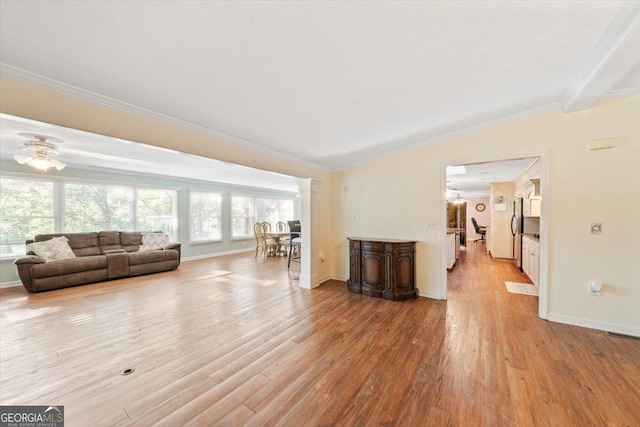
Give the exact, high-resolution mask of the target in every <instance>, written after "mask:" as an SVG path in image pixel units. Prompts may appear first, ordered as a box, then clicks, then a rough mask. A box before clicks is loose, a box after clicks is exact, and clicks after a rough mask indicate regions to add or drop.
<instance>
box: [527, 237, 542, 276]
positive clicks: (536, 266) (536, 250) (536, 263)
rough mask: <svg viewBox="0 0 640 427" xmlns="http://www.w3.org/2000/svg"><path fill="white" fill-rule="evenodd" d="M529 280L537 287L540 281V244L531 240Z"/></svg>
mask: <svg viewBox="0 0 640 427" xmlns="http://www.w3.org/2000/svg"><path fill="white" fill-rule="evenodd" d="M529 270H530V272H531V274H529V279H531V281H532V282H533V284H534V285H536V288H537V287H538V282H539V279H540V243H538V242H536V241H535V240H531V242H530V244H529Z"/></svg>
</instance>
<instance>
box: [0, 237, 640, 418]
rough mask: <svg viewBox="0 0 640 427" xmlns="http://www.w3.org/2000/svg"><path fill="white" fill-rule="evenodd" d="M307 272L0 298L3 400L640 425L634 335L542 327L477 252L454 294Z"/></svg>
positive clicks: (237, 263) (256, 264) (117, 414)
mask: <svg viewBox="0 0 640 427" xmlns="http://www.w3.org/2000/svg"><path fill="white" fill-rule="evenodd" d="M298 272H299V265H298V264H295V265H294V264H292V271H291V272H290V273H289V272H287V268H286V259H283V258H266V259H261V258H258V259H257V260H256V259H254V257H253V254H251V253H249V254H246V255H244V254H243V255H234V256H227V257H219V258H211V259H205V260H199V261H191V262H186V263H183V264H182V265H181V266H180V268H179V269H178V270H177V271H174V272H168V273H160V274H155V275H150V276H144V277H139V278H132V279H125V280H119V281H112V282H106V283H101V284H94V285H88V286H81V287H77V288H70V289H64V290H60V291H53V292H47V293H42V294H31V295H30V294H27V293H26V291H24V289H23V288H21V287H20V288H8V289H3V290H1V291H0V308H1V317H0V337H1V341H0V403H1V404H2V405H13V404H32V405H64V406H65V418H66V422H67V424H66V425H67V426H87V425H91V426H97V425H105V426H107V425H108V426H111V425H140V426H146V425H152V424H159V425H167V426H177V425H194V426H200V425H228V426H243V425H249V426H271V425H283V426H316V425H340V426H355V425H399V426H414V425H415V426H446V425H451V426H500V425H506V426H509V425H514V426H581V427H582V426H603V425H609V426H638V425H640V396H639V393H638V390H640V340H637V339H632V338H624V337H614V336H609V335H607V334H606V333H604V332H600V331H595V330H589V329H584V328H578V327H573V326H568V325H562V324H558V323H551V322H546V321H543V320H540V319H539V318H538V317H537V314H536V312H537V298H536V297H531V296H525V295H516V294H510V293H508V292H507V291H506V289H505V285H504V281H505V280H510V281H523V278H522V276H521V274H520V273H519V272H518V271H517V270H516V269H515V267H514V266H513V265H512V264H510V263H507V262H491V261H490V260H489V259H488V255H487V254H486V253H484V245H483V244H478V243H476V244H474V243H470V244H469V250H468V251H467V252H466V253H464V254H463V256H462V258H461V259H460V260H459V262H458V264H457V265H456V267H455V268H454V269H453V271H452V272H451V273H450V274H449V294H448V297H449V299H448V300H447V301H436V300H430V299H427V298H418V299H415V300H409V301H402V302H392V301H386V300H382V299H379V298H370V297H366V296H362V295H358V294H353V293H350V292H349V291H348V290H347V288H346V285H345V283H343V282H337V281H330V282H327V283H325V284H323V285H322V286H321V287H320V288H318V289H314V290H312V291H308V290H304V289H301V288H299V287H298V280H297V279H298ZM418 280H420V278H418ZM127 368H132V369H135V371H134V372H133V373H132V374H130V375H126V376H123V375H121V373H122V372H123V371H124V370H125V369H127Z"/></svg>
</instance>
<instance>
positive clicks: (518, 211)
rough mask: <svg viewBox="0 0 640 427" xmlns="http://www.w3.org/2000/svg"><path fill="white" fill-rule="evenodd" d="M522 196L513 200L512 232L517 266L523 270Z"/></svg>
mask: <svg viewBox="0 0 640 427" xmlns="http://www.w3.org/2000/svg"><path fill="white" fill-rule="evenodd" d="M523 203H524V200H523V199H522V197H517V198H516V199H515V200H514V201H513V215H512V216H511V234H512V235H513V258H515V260H516V267H518V268H519V269H520V271H522V233H524V215H523Z"/></svg>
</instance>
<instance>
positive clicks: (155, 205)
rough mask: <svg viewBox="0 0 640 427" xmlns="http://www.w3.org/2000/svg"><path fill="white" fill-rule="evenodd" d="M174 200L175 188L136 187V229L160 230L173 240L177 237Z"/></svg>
mask: <svg viewBox="0 0 640 427" xmlns="http://www.w3.org/2000/svg"><path fill="white" fill-rule="evenodd" d="M175 200H176V191H175V190H164V189H157V188H138V189H136V229H137V230H143V231H162V232H163V233H166V234H168V235H169V236H171V237H172V238H173V239H174V240H175V238H176V237H177V236H176V233H175V228H176V217H177V214H176V204H175Z"/></svg>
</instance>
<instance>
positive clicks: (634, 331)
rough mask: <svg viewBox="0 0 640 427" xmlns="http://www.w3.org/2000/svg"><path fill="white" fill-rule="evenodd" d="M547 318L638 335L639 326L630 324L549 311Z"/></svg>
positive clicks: (639, 335) (590, 327) (639, 331)
mask: <svg viewBox="0 0 640 427" xmlns="http://www.w3.org/2000/svg"><path fill="white" fill-rule="evenodd" d="M547 319H548V320H550V321H552V322H558V323H565V324H567V325H573V326H582V327H583V328H589V329H598V330H600V331H607V332H613V333H616V334H622V335H630V336H633V337H640V328H635V327H632V326H625V325H617V324H615V323H606V322H598V321H593V320H589V319H582V318H580V317H572V316H565V315H563V314H555V313H549V314H548V318H547Z"/></svg>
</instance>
